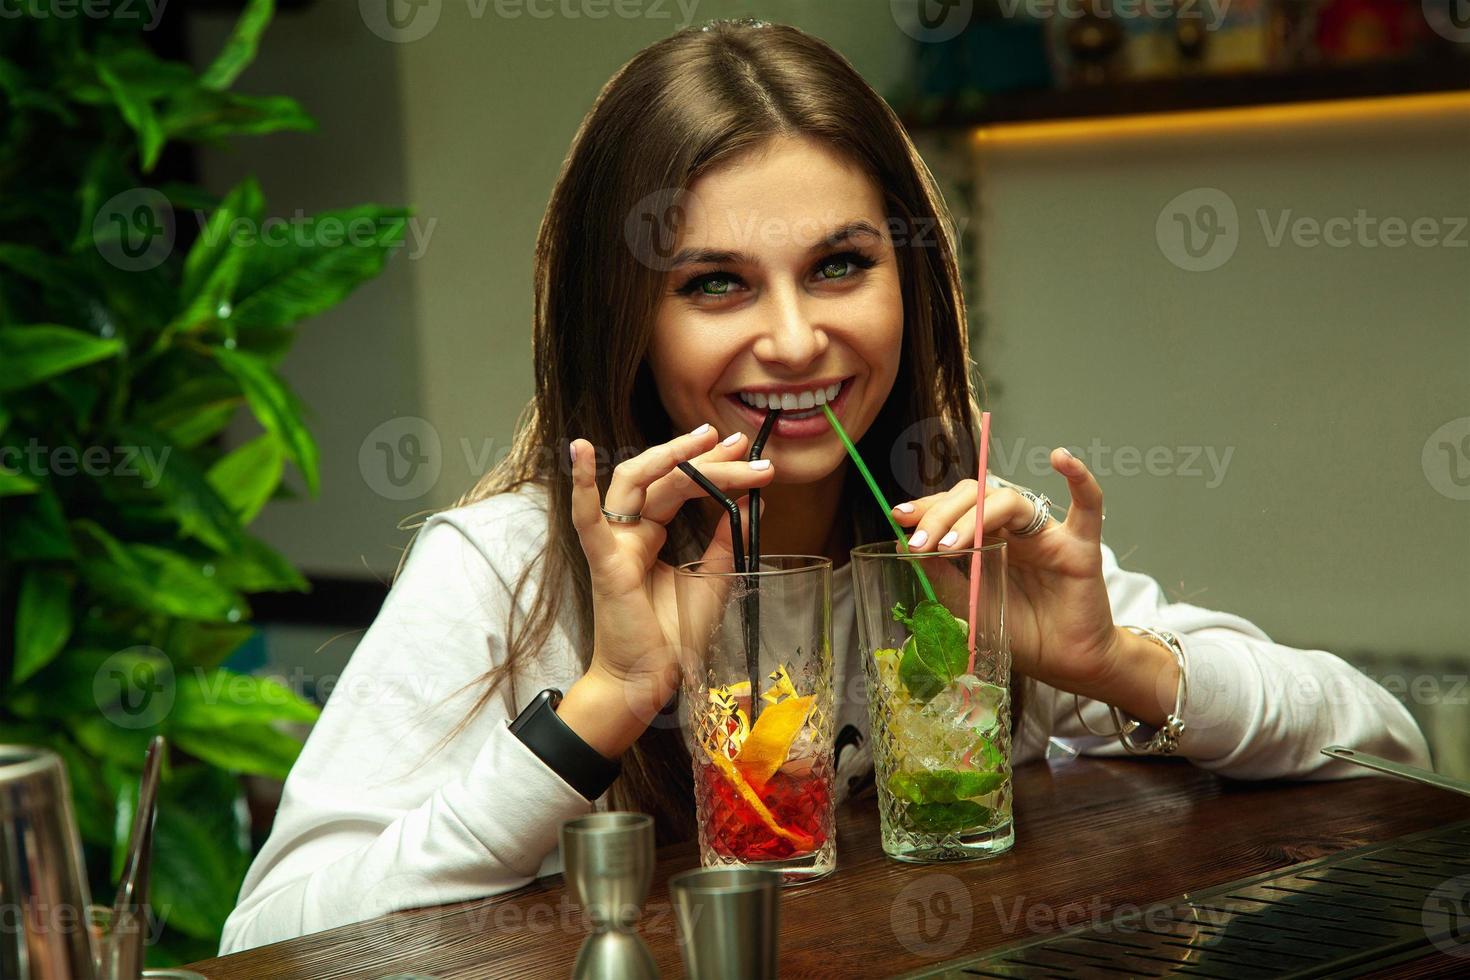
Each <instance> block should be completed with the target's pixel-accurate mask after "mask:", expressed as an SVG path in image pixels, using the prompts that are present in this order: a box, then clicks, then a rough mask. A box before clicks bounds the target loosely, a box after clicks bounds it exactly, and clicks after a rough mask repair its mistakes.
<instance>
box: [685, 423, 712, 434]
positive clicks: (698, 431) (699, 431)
mask: <svg viewBox="0 0 1470 980" xmlns="http://www.w3.org/2000/svg"><path fill="white" fill-rule="evenodd" d="M708 431H709V423H708V422H706V423H704V424H703V425H701V426H700V427H699V428H697V429H695V430H694V431H692V432H690V433H689V434H690V435H691V436H702V435H704V434H705V433H706V432H708Z"/></svg>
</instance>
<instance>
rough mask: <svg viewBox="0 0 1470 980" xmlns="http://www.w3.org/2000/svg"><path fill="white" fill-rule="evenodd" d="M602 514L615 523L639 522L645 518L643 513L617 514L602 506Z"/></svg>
mask: <svg viewBox="0 0 1470 980" xmlns="http://www.w3.org/2000/svg"><path fill="white" fill-rule="evenodd" d="M602 516H603V517H606V518H607V519H608V520H609V521H612V522H613V523H614V524H637V523H638V522H639V521H641V520H643V515H642V514H615V513H613V512H612V511H610V510H608V509H607V508H606V507H604V508H602Z"/></svg>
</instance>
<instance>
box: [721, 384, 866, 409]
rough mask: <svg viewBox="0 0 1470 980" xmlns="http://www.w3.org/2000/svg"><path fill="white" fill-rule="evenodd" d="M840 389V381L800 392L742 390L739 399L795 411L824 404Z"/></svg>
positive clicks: (758, 404)
mask: <svg viewBox="0 0 1470 980" xmlns="http://www.w3.org/2000/svg"><path fill="white" fill-rule="evenodd" d="M841 390H842V382H840V381H839V382H837V383H836V384H835V385H828V386H827V387H826V388H813V389H812V390H811V391H803V392H801V393H800V394H792V393H786V394H780V395H777V394H770V395H768V394H766V393H765V392H763V391H742V392H740V400H741V401H743V402H745V404H747V405H750V406H752V407H754V408H767V407H770V408H776V407H780V408H781V410H782V411H786V412H795V411H806V410H808V409H810V408H814V407H815V406H817V405H825V404H827V403H828V402H830V401H832V400H833V399H835V398H836V397H837V393H838V392H840V391H841Z"/></svg>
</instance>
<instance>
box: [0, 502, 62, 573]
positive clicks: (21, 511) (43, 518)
mask: <svg viewBox="0 0 1470 980" xmlns="http://www.w3.org/2000/svg"><path fill="white" fill-rule="evenodd" d="M0 554H3V555H4V556H5V558H6V559H8V560H10V561H14V562H22V561H65V560H67V559H69V558H75V557H76V549H75V548H74V547H73V546H72V542H71V532H70V531H69V530H68V529H67V526H66V515H65V514H64V513H63V512H62V509H61V501H60V500H58V499H57V497H56V494H54V493H52V492H51V491H50V490H48V489H44V488H43V489H42V490H41V491H40V492H38V493H35V494H32V495H30V496H27V497H25V498H23V499H21V500H17V501H15V502H14V503H9V504H6V505H5V507H4V508H3V509H0Z"/></svg>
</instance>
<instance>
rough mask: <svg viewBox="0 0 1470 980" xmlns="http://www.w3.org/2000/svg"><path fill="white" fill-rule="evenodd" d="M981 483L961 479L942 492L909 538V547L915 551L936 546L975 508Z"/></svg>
mask: <svg viewBox="0 0 1470 980" xmlns="http://www.w3.org/2000/svg"><path fill="white" fill-rule="evenodd" d="M978 488H979V484H978V483H976V482H975V481H974V480H961V481H960V482H959V483H956V484H955V485H954V486H953V487H951V488H950V489H949V490H948V491H947V492H945V493H944V494H942V495H941V496H940V497H939V498H938V499H937V500H935V501H934V502H933V504H932V505H931V506H930V507H929V508H928V510H927V511H926V512H925V513H924V516H923V519H922V520H920V521H919V526H918V528H917V529H916V530H915V531H914V533H913V536H912V537H910V538H909V547H910V548H911V549H913V550H914V551H929V550H932V549H933V548H935V547H936V546H937V545H938V543H939V541H940V540H941V539H942V538H943V537H944V535H946V534H948V533H949V530H950V528H952V527H954V523H955V521H958V520H959V519H960V518H961V517H963V516H964V515H965V512H966V511H970V510H974V508H975V492H976V490H977V489H978Z"/></svg>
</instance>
